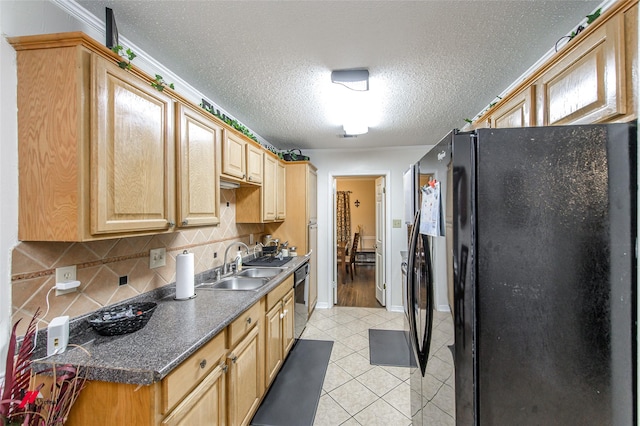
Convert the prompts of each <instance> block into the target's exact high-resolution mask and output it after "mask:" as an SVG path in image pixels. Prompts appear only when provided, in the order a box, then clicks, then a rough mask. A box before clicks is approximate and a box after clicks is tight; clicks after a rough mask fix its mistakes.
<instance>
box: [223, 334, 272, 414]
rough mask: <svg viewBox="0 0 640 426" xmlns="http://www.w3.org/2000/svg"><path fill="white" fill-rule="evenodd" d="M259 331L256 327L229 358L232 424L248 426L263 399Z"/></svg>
mask: <svg viewBox="0 0 640 426" xmlns="http://www.w3.org/2000/svg"><path fill="white" fill-rule="evenodd" d="M258 331H259V328H258V326H255V327H253V328H252V329H251V331H250V332H249V334H247V336H246V337H245V338H244V339H242V340H241V341H240V343H239V344H238V346H236V347H235V348H234V349H233V350H232V351H231V353H230V354H229V357H228V363H227V365H228V366H229V373H228V374H229V378H228V384H229V394H228V395H229V412H228V414H229V424H230V425H247V424H249V422H250V421H251V418H252V417H253V414H254V413H255V412H256V410H257V409H258V406H259V405H260V400H261V399H262V394H263V387H262V383H263V381H262V369H261V364H262V363H261V362H260V359H261V355H262V351H261V349H260V339H259V333H258Z"/></svg>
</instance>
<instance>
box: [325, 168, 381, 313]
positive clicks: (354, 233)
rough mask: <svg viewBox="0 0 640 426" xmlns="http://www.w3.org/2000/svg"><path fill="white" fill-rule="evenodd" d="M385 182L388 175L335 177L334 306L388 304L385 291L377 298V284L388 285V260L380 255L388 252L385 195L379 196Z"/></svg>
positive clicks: (376, 305) (375, 305)
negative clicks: (385, 280) (386, 250)
mask: <svg viewBox="0 0 640 426" xmlns="http://www.w3.org/2000/svg"><path fill="white" fill-rule="evenodd" d="M384 179H385V178H384V176H337V177H336V178H335V186H334V188H335V194H336V197H335V200H336V202H335V230H336V232H335V234H334V235H335V237H334V238H335V240H334V247H336V256H335V258H334V263H335V265H334V267H335V271H336V274H335V275H334V277H335V278H336V281H335V286H336V287H335V289H336V291H335V292H334V303H335V304H336V305H338V306H354V307H376V308H379V307H382V306H384V305H383V304H381V303H380V302H382V303H384V292H382V293H381V292H380V291H378V296H377V297H376V288H377V286H376V283H378V285H379V286H380V285H383V284H380V283H384V276H383V275H384V260H383V258H381V257H380V256H379V252H380V250H383V249H384V245H383V243H381V241H383V240H384V234H385V226H384V222H385V220H384V216H382V217H380V211H381V208H380V198H381V196H380V194H378V193H377V192H379V191H380V182H382V185H384ZM382 198H384V197H382ZM383 211H384V209H383ZM381 224H382V225H381ZM377 249H379V250H377ZM381 296H382V297H381Z"/></svg>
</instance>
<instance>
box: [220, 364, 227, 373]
mask: <svg viewBox="0 0 640 426" xmlns="http://www.w3.org/2000/svg"><path fill="white" fill-rule="evenodd" d="M220 368H222V372H223V373H226V372H227V371H229V366H228V365H227V364H222V365H221V366H220Z"/></svg>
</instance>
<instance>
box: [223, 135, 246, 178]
mask: <svg viewBox="0 0 640 426" xmlns="http://www.w3.org/2000/svg"><path fill="white" fill-rule="evenodd" d="M246 144H247V143H246V142H245V141H244V140H243V139H242V138H240V137H239V136H236V135H235V134H233V133H232V132H230V131H228V130H225V131H224V143H223V144H222V173H223V174H225V175H227V176H230V177H234V178H236V179H242V180H245V179H246V177H247V169H246V162H247V160H246V151H245V145H246Z"/></svg>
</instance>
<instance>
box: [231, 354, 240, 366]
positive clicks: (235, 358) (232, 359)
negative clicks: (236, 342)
mask: <svg viewBox="0 0 640 426" xmlns="http://www.w3.org/2000/svg"><path fill="white" fill-rule="evenodd" d="M229 359H230V360H231V362H232V363H234V364H235V363H236V361H237V360H238V357H237V356H235V355H234V354H231V355H229Z"/></svg>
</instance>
